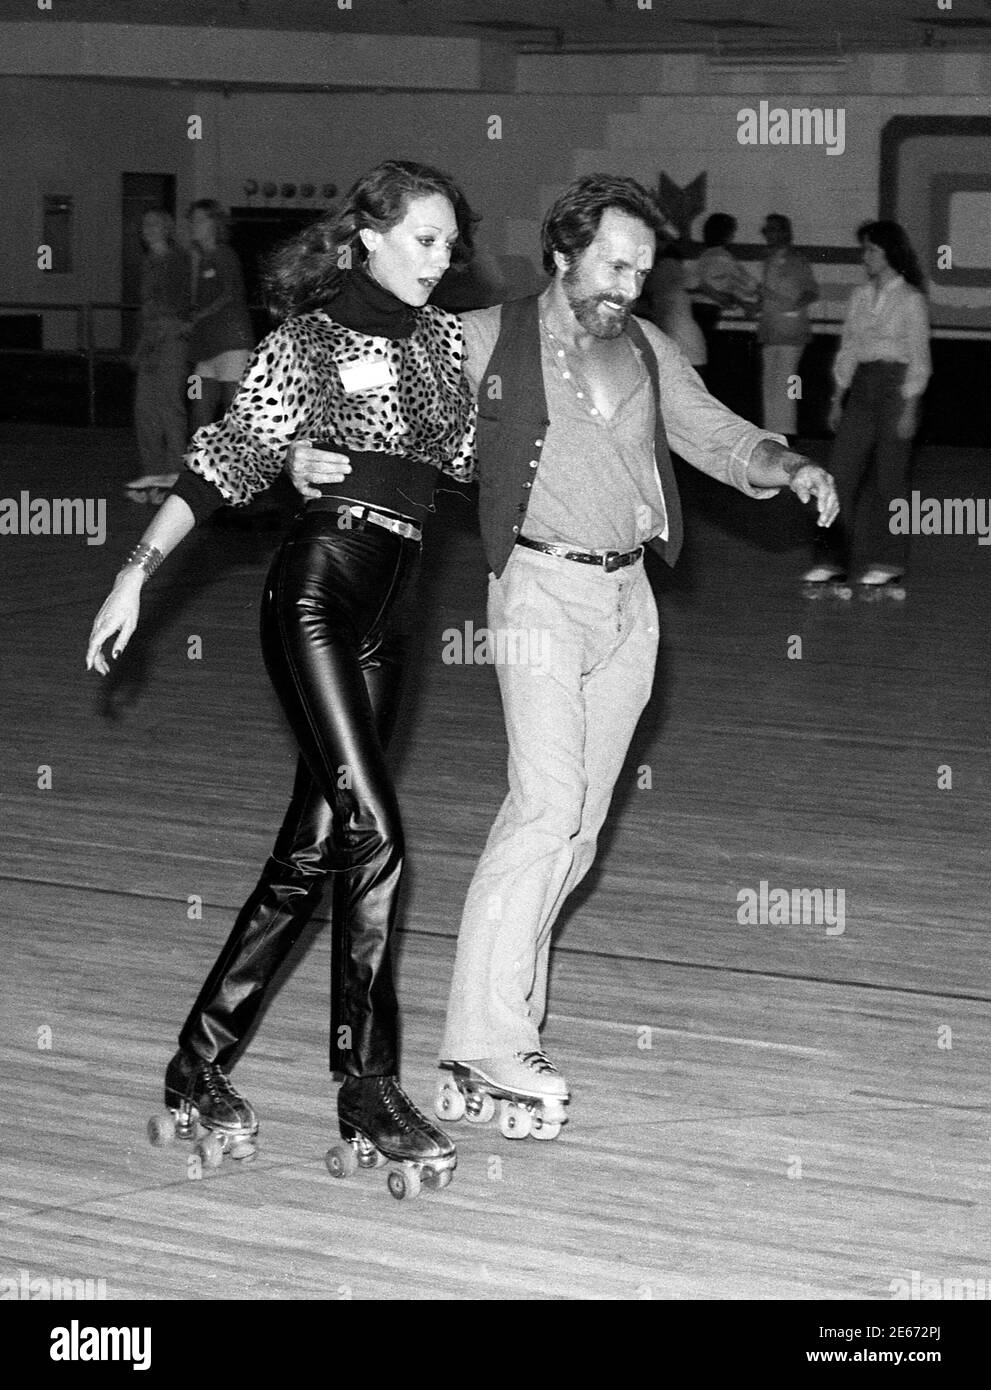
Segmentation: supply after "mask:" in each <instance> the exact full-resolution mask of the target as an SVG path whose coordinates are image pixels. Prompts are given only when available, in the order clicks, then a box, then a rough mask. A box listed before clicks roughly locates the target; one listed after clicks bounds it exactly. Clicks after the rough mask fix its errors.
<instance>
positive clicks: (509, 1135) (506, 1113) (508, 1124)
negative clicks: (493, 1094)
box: [499, 1100, 533, 1139]
mask: <svg viewBox="0 0 991 1390" xmlns="http://www.w3.org/2000/svg"><path fill="white" fill-rule="evenodd" d="M532 1125H533V1118H532V1116H531V1114H530V1112H529V1110H524V1109H523V1106H522V1105H517V1104H516V1102H515V1101H513V1100H504V1101H503V1103H502V1106H501V1108H500V1111H499V1128H500V1130H501V1131H502V1133H503V1136H504V1137H505V1138H506V1139H525V1138H526V1137H527V1135H528V1134H529V1133H530V1129H531V1127H532Z"/></svg>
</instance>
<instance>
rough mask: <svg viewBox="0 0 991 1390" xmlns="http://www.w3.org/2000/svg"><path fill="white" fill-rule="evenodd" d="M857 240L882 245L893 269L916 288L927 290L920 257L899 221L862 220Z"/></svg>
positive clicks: (923, 291)
mask: <svg viewBox="0 0 991 1390" xmlns="http://www.w3.org/2000/svg"><path fill="white" fill-rule="evenodd" d="M857 240H858V241H859V242H860V244H861V246H863V244H864V242H865V241H869V242H871V243H873V245H874V246H880V248H881V250H882V251H883V252H884V254H885V256H887V258H888V264H889V265H890V266H891V269H892V270H894V271H896V272H897V273H898V274H899V275H900V276H902V278H903V279H904V280H907V281H908V283H909V284H910V285H912V286H913V287H914V288H915V289H917V290H921V291H922V293H923V294H925V292H926V277H925V276H924V275H923V273H922V267H921V266H920V265H919V261H918V258H917V256H916V254H915V252H914V251H913V250H912V243H911V242H910V241H909V239H908V235H907V233H906V231H905V228H904V227H903V226H902V225H901V224H900V223H899V222H889V221H881V222H862V223H861V224H860V226H859V227H858V228H857Z"/></svg>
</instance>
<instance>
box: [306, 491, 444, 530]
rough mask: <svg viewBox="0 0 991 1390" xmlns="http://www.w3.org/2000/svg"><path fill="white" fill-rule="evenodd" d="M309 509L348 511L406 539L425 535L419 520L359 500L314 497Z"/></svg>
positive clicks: (368, 522) (367, 522)
mask: <svg viewBox="0 0 991 1390" xmlns="http://www.w3.org/2000/svg"><path fill="white" fill-rule="evenodd" d="M307 510H308V511H309V510H313V511H327V512H337V513H338V515H340V514H341V513H343V512H345V511H348V512H350V513H351V515H352V516H353V517H355V518H356V519H357V520H358V521H363V522H364V523H365V525H366V526H367V525H370V526H381V527H382V528H383V530H385V531H391V532H392V534H393V535H394V536H402V538H403V539H404V540H407V541H418V540H421V539H422V537H423V527H422V526H421V525H420V523H419V522H417V521H411V520H410V518H409V517H406V516H401V515H400V514H399V513H398V512H380V511H379V510H378V508H377V507H366V506H364V505H363V504H361V503H358V502H355V503H351V504H348V503H346V502H341V501H340V500H338V499H337V498H334V497H327V498H320V497H314V498H312V499H311V500H310V501H309V502H308V503H307Z"/></svg>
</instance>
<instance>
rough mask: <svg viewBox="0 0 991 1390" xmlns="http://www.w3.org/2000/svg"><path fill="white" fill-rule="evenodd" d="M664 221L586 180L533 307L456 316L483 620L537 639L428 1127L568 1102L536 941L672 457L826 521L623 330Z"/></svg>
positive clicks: (825, 480) (643, 586) (573, 845)
mask: <svg viewBox="0 0 991 1390" xmlns="http://www.w3.org/2000/svg"><path fill="white" fill-rule="evenodd" d="M662 227H663V220H662V218H661V216H660V213H659V211H658V209H657V207H656V205H655V204H654V202H653V200H652V199H651V198H650V196H649V195H648V194H647V192H646V191H645V190H644V189H643V188H641V187H640V185H639V184H637V183H635V182H634V181H633V180H632V179H626V178H615V177H611V176H606V175H592V176H588V177H585V178H582V179H579V180H578V181H577V182H576V183H575V184H573V185H572V186H571V187H570V188H569V189H568V190H567V192H566V193H564V194H563V195H562V197H561V198H560V199H559V200H558V202H557V203H556V204H555V205H554V207H553V208H552V209H551V211H550V213H549V214H548V216H547V218H546V220H545V222H544V227H543V234H542V239H543V252H544V268H545V269H546V270H547V272H548V274H550V275H552V276H553V279H552V282H551V284H550V285H549V287H548V288H547V289H546V290H545V291H544V292H543V293H542V294H541V295H539V296H535V297H532V298H528V299H523V300H519V301H517V302H515V303H510V304H504V305H502V306H497V307H495V308H492V309H483V310H479V311H476V312H473V313H469V314H466V315H464V316H463V322H464V326H465V340H466V348H467V352H468V358H467V371H468V375H469V377H470V379H471V382H472V385H473V386H474V388H475V390H476V393H477V396H478V401H479V427H478V442H477V447H478V467H479V477H480V481H481V494H480V519H481V532H482V541H483V545H484V548H485V554H486V558H487V560H488V564H489V567H490V570H491V574H490V576H489V607H488V625H489V628H490V630H492V631H494V632H496V633H497V634H498V633H499V632H500V631H501V630H504V629H505V630H509V631H511V632H520V631H523V632H529V633H534V632H536V633H539V634H540V637H541V644H539V645H540V649H541V650H543V651H545V652H546V658H545V659H544V660H543V661H542V662H540V663H527V662H519V661H516V662H509V661H507V662H502V663H497V675H498V679H499V686H500V692H501V695H502V702H503V710H504V714H505V719H506V731H507V736H508V740H509V793H508V795H507V797H506V799H505V801H504V803H503V805H502V809H501V810H500V812H499V814H498V817H497V818H496V821H495V824H494V825H493V827H492V830H491V832H490V834H489V837H488V842H487V844H486V846H485V850H484V852H483V854H482V858H481V860H480V862H479V864H478V867H477V869H476V871H475V875H474V878H473V880H472V883H471V886H470V888H469V890H468V897H467V901H466V903H465V908H464V914H463V917H462V921H461V928H460V934H459V938H458V949H457V958H456V961H455V966H454V978H453V982H452V986H451V993H450V1002H449V1006H448V1014H447V1027H446V1031H445V1035H444V1040H443V1048H442V1053H441V1056H442V1059H443V1065H445V1066H446V1068H447V1069H448V1072H449V1075H447V1076H446V1077H445V1078H444V1080H443V1082H442V1085H441V1089H440V1092H439V1094H438V1097H437V1102H436V1108H437V1113H438V1114H439V1115H440V1116H442V1117H445V1118H447V1119H451V1120H454V1119H458V1118H460V1117H461V1115H462V1114H464V1115H465V1116H466V1118H469V1119H475V1120H480V1119H485V1118H488V1117H489V1116H490V1115H492V1114H493V1113H494V1110H495V1105H494V1102H495V1101H496V1100H498V1101H499V1102H500V1110H501V1113H500V1123H501V1127H502V1129H503V1132H504V1133H505V1134H506V1135H507V1136H508V1137H523V1136H525V1135H526V1134H528V1133H530V1134H534V1135H535V1136H537V1137H542V1138H548V1137H554V1136H555V1135H556V1134H557V1132H558V1131H559V1130H560V1127H561V1123H562V1121H563V1120H564V1119H565V1118H566V1115H567V1109H566V1107H567V1103H568V1100H569V1094H570V1092H569V1087H568V1083H567V1082H566V1080H565V1078H564V1076H563V1075H562V1074H561V1072H560V1071H559V1070H558V1068H557V1067H556V1065H555V1064H554V1062H553V1061H552V1060H551V1059H550V1058H549V1057H548V1056H547V1054H546V1052H544V1050H543V1049H542V1047H541V1040H540V1028H541V1024H542V1023H543V1019H544V1013H545V1006H546V991H547V973H548V963H549V956H550V945H551V933H552V930H553V927H554V923H555V921H556V920H557V918H558V916H559V914H560V912H561V909H562V907H563V906H564V904H565V902H566V901H567V898H568V895H569V894H570V893H571V892H572V890H573V889H574V888H575V886H576V885H577V884H578V883H579V882H580V881H581V879H582V878H583V877H584V876H585V874H586V873H587V872H588V870H589V868H590V867H591V865H592V862H593V859H594V857H595V848H596V840H597V837H598V834H599V831H600V829H601V827H602V824H603V822H604V820H605V818H606V814H607V812H608V809H609V803H610V799H611V797H612V792H613V787H614V784H615V782H616V779H617V777H618V776H619V772H620V769H621V767H622V765H623V761H624V759H625V757H626V753H627V749H628V747H629V744H630V740H631V738H632V735H633V731H634V729H635V727H636V724H637V721H638V719H639V717H640V713H641V711H642V709H643V707H644V705H645V704H646V702H647V699H648V697H649V695H650V690H651V685H652V681H653V675H654V663H655V657H656V652H657V642H658V629H657V610H656V606H655V603H654V597H653V593H652V591H651V587H650V584H649V583H648V580H647V577H646V575H645V573H644V567H643V553H644V549H645V547H646V546H648V545H649V546H651V547H652V548H653V549H655V550H657V551H658V552H659V553H660V554H661V555H662V556H663V557H664V559H665V560H666V561H667V562H668V563H669V564H674V562H675V560H676V559H677V556H678V551H679V549H680V546H681V534H682V528H681V514H680V508H679V502H678V492H677V487H676V484H675V478H674V473H673V470H672V466H671V461H670V455H669V452H668V440H669V439H670V442H671V446H672V447H673V448H674V449H676V450H677V451H678V453H679V454H681V455H682V456H683V457H684V458H685V459H687V461H688V462H689V463H691V464H693V465H694V466H695V467H697V468H700V469H701V470H702V471H703V472H706V473H709V474H711V475H712V476H714V477H717V478H719V479H720V480H721V481H723V482H725V483H728V484H730V485H731V486H734V487H736V488H738V489H739V490H740V491H742V492H744V493H746V494H747V495H748V496H750V497H755V498H761V497H771V496H774V495H775V494H776V492H777V491H778V489H779V488H782V487H789V488H791V490H792V491H793V492H795V493H796V494H797V495H798V497H800V498H801V500H802V501H803V502H807V501H809V499H810V498H811V497H815V498H816V500H817V506H818V515H819V524H820V525H822V526H828V525H829V524H830V523H831V522H832V520H833V519H834V517H835V515H836V511H837V503H836V496H835V491H834V488H833V484H832V479H831V478H830V477H829V475H828V474H827V473H825V472H824V471H823V469H821V468H819V467H817V466H816V465H815V464H812V463H810V462H809V461H808V460H807V459H805V458H804V457H802V456H801V455H799V454H796V453H793V452H792V451H791V450H789V449H788V447H787V444H786V441H785V440H784V439H783V438H782V436H779V435H773V434H769V433H767V432H766V431H764V430H760V429H757V428H756V427H755V426H754V425H751V424H749V423H748V422H747V421H745V420H742V419H740V417H739V416H737V415H734V414H733V413H732V412H731V411H729V410H727V409H726V408H725V407H724V406H723V405H721V404H720V403H719V402H718V401H717V400H715V399H714V397H712V396H711V395H709V393H708V392H707V391H706V389H705V387H704V385H703V383H702V381H701V379H700V378H699V376H698V375H697V374H696V372H695V371H694V370H693V369H692V368H691V366H690V365H689V363H688V361H687V359H686V358H685V357H684V355H683V354H682V353H681V351H680V350H679V349H678V348H677V347H676V346H675V344H674V343H673V342H672V341H671V340H670V339H668V338H667V337H665V335H664V334H663V333H661V332H659V331H658V330H657V329H655V328H654V327H653V325H652V324H650V323H646V322H643V323H641V322H640V321H639V320H637V319H635V318H633V317H632V316H631V312H630V311H631V308H632V305H633V303H634V302H635V300H636V299H637V297H638V295H639V293H640V290H641V287H642V285H643V281H644V278H645V277H646V275H647V272H648V271H649V270H650V267H651V264H652V262H653V259H654V253H655V249H656V244H657V235H658V233H659V232H660V231H661V229H662Z"/></svg>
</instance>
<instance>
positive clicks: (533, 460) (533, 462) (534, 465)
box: [530, 459, 537, 468]
mask: <svg viewBox="0 0 991 1390" xmlns="http://www.w3.org/2000/svg"><path fill="white" fill-rule="evenodd" d="M536 466H537V460H536V459H531V460H530V467H531V468H536Z"/></svg>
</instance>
